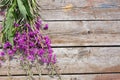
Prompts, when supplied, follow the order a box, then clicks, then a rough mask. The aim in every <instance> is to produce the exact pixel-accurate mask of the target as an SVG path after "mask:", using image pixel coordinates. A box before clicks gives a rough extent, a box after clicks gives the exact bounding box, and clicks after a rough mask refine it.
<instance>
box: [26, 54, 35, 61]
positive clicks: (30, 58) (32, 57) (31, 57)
mask: <svg viewBox="0 0 120 80" xmlns="http://www.w3.org/2000/svg"><path fill="white" fill-rule="evenodd" d="M27 59H28V60H30V61H34V60H35V57H34V56H33V55H29V56H28V57H27Z"/></svg>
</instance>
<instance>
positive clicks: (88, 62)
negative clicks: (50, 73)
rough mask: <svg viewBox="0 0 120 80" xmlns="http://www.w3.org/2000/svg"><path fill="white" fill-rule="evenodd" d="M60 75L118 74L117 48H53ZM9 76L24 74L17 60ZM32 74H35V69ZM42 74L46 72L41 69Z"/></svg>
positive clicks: (119, 53)
mask: <svg viewBox="0 0 120 80" xmlns="http://www.w3.org/2000/svg"><path fill="white" fill-rule="evenodd" d="M54 53H56V55H57V58H58V59H57V60H58V63H57V65H58V66H59V68H60V70H58V72H60V73H65V74H67V73H104V72H120V48H119V47H103V48H98V47H86V48H54ZM7 71H8V70H7V62H6V63H4V64H3V66H2V67H1V68H0V75H6V74H7ZM10 72H11V74H15V75H16V74H25V72H24V71H23V70H22V69H21V67H20V66H19V62H18V61H17V60H15V59H14V60H13V61H11V71H10ZM33 72H34V73H36V74H37V71H36V70H35V68H33ZM42 72H43V74H46V73H47V71H46V70H44V69H43V71H42Z"/></svg>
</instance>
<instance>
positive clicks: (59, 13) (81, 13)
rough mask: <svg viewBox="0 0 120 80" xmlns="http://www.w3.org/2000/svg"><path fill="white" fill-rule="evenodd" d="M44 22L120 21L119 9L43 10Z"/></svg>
mask: <svg viewBox="0 0 120 80" xmlns="http://www.w3.org/2000/svg"><path fill="white" fill-rule="evenodd" d="M40 14H41V16H42V18H43V19H44V20H119V19H120V9H119V8H72V9H57V10H42V11H41V12H40Z"/></svg>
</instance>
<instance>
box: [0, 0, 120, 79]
mask: <svg viewBox="0 0 120 80" xmlns="http://www.w3.org/2000/svg"><path fill="white" fill-rule="evenodd" d="M38 1H39V5H40V7H41V11H40V14H41V16H42V18H43V20H44V22H45V23H48V24H49V30H48V31H47V32H45V33H46V34H48V35H49V36H50V38H51V39H52V46H53V49H54V53H56V54H57V57H58V63H57V65H58V66H59V67H60V68H61V70H60V72H61V73H62V74H61V77H62V78H63V80H120V0H38ZM2 20H3V16H0V21H2ZM11 64H12V65H11V66H12V68H11V73H12V75H13V78H14V79H15V80H24V79H25V77H26V76H25V72H24V71H22V70H21V68H20V67H19V65H18V64H19V63H18V62H17V61H16V60H13V61H11ZM6 67H7V63H5V64H4V66H2V68H0V80H8V78H7V70H6ZM43 74H44V75H43V77H42V80H57V77H55V78H50V77H48V76H47V75H46V72H43ZM34 77H35V79H36V80H38V73H37V72H36V71H34Z"/></svg>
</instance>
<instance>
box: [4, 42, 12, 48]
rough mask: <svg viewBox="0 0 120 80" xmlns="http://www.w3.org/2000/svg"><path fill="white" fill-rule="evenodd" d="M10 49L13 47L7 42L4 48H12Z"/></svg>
mask: <svg viewBox="0 0 120 80" xmlns="http://www.w3.org/2000/svg"><path fill="white" fill-rule="evenodd" d="M10 47H12V45H11V43H10V42H6V43H5V44H4V46H3V48H4V49H7V48H10Z"/></svg>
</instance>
